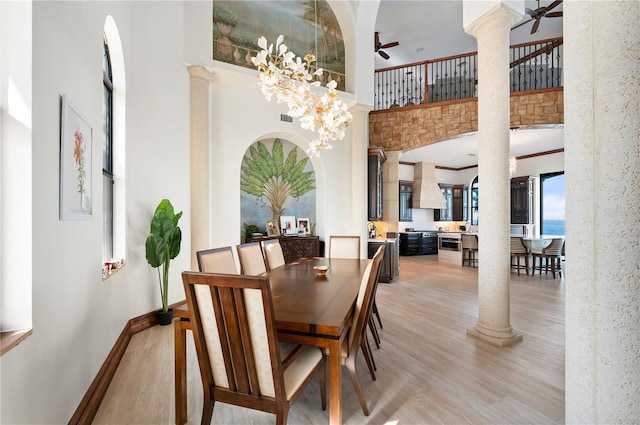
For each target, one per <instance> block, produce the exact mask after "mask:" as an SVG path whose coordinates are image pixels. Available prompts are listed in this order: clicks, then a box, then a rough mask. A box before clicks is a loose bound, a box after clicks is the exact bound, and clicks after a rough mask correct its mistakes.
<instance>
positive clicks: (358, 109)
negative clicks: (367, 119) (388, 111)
mask: <svg viewBox="0 0 640 425" xmlns="http://www.w3.org/2000/svg"><path fill="white" fill-rule="evenodd" d="M372 110H373V106H372V105H365V104H364V103H354V104H353V105H351V106H350V107H349V111H351V113H352V114H354V115H355V114H361V113H365V114H368V113H369V112H371V111H372Z"/></svg>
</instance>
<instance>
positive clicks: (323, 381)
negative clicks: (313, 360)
mask: <svg viewBox="0 0 640 425" xmlns="http://www.w3.org/2000/svg"><path fill="white" fill-rule="evenodd" d="M319 375H320V376H318V380H319V381H320V403H322V410H327V356H326V355H324V354H323V355H322V369H320V374H319Z"/></svg>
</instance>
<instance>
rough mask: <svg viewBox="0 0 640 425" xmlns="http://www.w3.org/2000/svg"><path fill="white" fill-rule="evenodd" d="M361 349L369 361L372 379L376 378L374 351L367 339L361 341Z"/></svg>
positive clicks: (365, 358) (368, 365)
mask: <svg viewBox="0 0 640 425" xmlns="http://www.w3.org/2000/svg"><path fill="white" fill-rule="evenodd" d="M360 349H361V350H362V355H363V356H364V360H365V361H366V362H367V367H368V368H369V373H370V374H371V379H373V380H374V381H375V380H376V374H375V370H376V367H375V362H374V360H373V353H372V352H371V347H370V346H369V344H368V343H367V342H365V340H362V343H360Z"/></svg>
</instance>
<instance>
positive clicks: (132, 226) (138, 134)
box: [0, 1, 210, 423]
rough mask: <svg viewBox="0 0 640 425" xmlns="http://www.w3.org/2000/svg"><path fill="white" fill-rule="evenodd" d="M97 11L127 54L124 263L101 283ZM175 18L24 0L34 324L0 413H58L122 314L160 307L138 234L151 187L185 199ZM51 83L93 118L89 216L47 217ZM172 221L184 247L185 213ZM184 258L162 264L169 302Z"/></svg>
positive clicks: (121, 322)
mask: <svg viewBox="0 0 640 425" xmlns="http://www.w3.org/2000/svg"><path fill="white" fill-rule="evenodd" d="M108 14H111V15H112V16H113V17H114V18H115V22H116V24H117V26H118V29H119V31H120V36H121V39H122V45H123V49H124V57H125V61H126V63H125V70H126V83H127V132H126V142H125V143H126V159H127V169H126V173H127V187H126V192H127V197H126V205H127V209H126V216H127V220H126V226H127V247H126V266H125V267H124V269H122V270H121V271H119V272H118V273H117V274H115V275H114V276H112V277H111V278H110V279H108V280H106V281H104V282H103V281H102V279H101V273H100V266H101V256H102V243H101V239H102V220H101V210H102V185H101V166H102V161H101V143H102V140H101V132H102V131H101V129H102V77H101V75H102V34H103V28H104V24H105V19H106V16H107V15H108ZM202 19H203V21H209V20H210V16H203V17H202ZM168 28H170V29H171V31H168V30H167V29H168ZM183 28H184V21H183V10H182V3H179V2H165V1H159V2H53V1H51V2H50V1H47V2H34V3H33V113H32V115H33V132H32V135H33V170H34V171H33V279H32V289H33V329H34V331H33V335H32V336H30V337H29V338H27V339H26V340H25V341H24V342H22V343H21V344H19V345H18V346H17V347H15V348H13V349H12V350H11V351H9V352H8V353H6V354H5V355H3V356H2V383H1V385H2V400H1V406H0V407H1V408H0V411H1V417H0V422H2V423H66V422H67V421H68V420H69V419H70V418H71V416H72V414H73V412H74V411H75V409H76V408H77V406H78V404H79V402H80V400H81V398H82V397H83V396H84V394H85V392H86V391H87V389H88V388H89V385H90V384H91V381H92V380H93V379H94V377H95V374H96V373H97V371H98V370H99V368H100V366H101V365H102V363H103V362H104V360H105V359H106V357H107V355H108V353H109V351H110V350H111V348H112V346H113V344H114V342H115V341H116V339H117V338H118V336H119V334H120V332H121V331H122V330H123V328H124V326H125V324H126V322H127V321H128V320H129V319H131V318H133V317H136V316H138V315H141V314H144V313H147V312H150V311H153V310H154V309H157V308H159V307H160V295H159V293H158V283H157V274H156V273H155V270H153V269H151V267H149V266H148V264H147V262H146V260H145V255H144V240H145V238H146V235H147V232H148V226H149V220H150V218H151V216H152V214H153V210H154V208H155V206H156V204H157V203H158V202H159V201H160V200H161V199H162V198H164V197H166V198H169V199H171V200H172V202H173V204H174V205H175V206H176V208H178V209H179V210H186V209H187V208H188V206H189V174H188V171H187V170H188V168H189V162H188V161H189V127H188V126H189V110H188V105H189V98H188V95H189V91H188V87H189V85H188V81H189V80H188V73H187V71H186V69H185V66H184V58H183V39H182V34H183ZM4 54H5V52H4V51H3V52H2V55H3V57H4ZM62 94H65V95H68V96H70V97H71V98H72V99H73V100H74V103H75V104H76V105H77V107H78V108H79V109H80V110H81V112H82V114H83V115H84V117H85V119H86V120H87V121H88V123H89V125H91V127H92V128H93V150H92V152H93V155H92V160H91V165H92V177H93V187H92V190H93V218H92V219H91V220H88V221H60V220H59V219H58V173H59V132H60V95H62ZM180 224H181V227H182V230H183V235H184V237H185V239H183V242H182V244H183V245H182V247H183V250H188V247H189V246H190V241H189V235H190V222H189V214H185V215H184V216H183V219H182V220H181V222H180ZM188 268H189V255H188V253H184V252H183V253H181V254H180V256H179V257H178V258H177V259H176V260H175V261H174V262H173V263H172V269H171V288H170V294H169V301H170V302H176V301H178V300H179V299H183V298H184V295H183V290H182V285H181V281H180V272H181V271H182V270H185V269H188Z"/></svg>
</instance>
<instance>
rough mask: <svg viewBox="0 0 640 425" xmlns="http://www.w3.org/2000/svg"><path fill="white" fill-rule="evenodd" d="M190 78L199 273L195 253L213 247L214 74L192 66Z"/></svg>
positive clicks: (195, 247) (194, 234)
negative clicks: (211, 132) (211, 149)
mask: <svg viewBox="0 0 640 425" xmlns="http://www.w3.org/2000/svg"><path fill="white" fill-rule="evenodd" d="M188 70H189V76H190V77H191V87H190V89H191V104H190V107H191V269H192V270H198V260H197V258H196V251H199V250H202V249H207V248H210V246H209V235H210V232H209V222H210V217H211V211H210V202H209V199H210V197H211V193H210V186H209V161H210V158H209V118H210V114H211V110H210V108H209V85H210V84H211V83H212V82H213V81H214V75H213V73H212V72H210V71H208V70H207V69H205V68H204V67H202V66H196V65H192V66H189V68H188Z"/></svg>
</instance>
